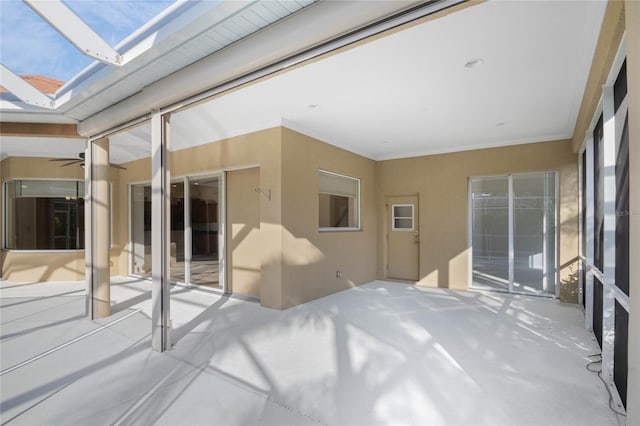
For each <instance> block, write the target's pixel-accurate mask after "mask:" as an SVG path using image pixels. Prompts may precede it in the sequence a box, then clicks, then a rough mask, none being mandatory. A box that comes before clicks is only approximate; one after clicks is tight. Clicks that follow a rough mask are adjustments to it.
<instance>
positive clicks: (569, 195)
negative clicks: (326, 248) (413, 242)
mask: <svg viewBox="0 0 640 426" xmlns="http://www.w3.org/2000/svg"><path fill="white" fill-rule="evenodd" d="M535 171H558V172H559V173H560V193H559V197H560V216H559V222H560V241H559V249H560V265H561V270H560V281H561V289H560V297H561V299H562V300H564V301H571V302H576V301H577V279H576V273H577V256H578V181H577V179H578V169H577V156H576V154H574V153H573V151H572V146H571V141H568V140H567V141H558V142H543V143H534V144H526V145H516V146H510V147H502V148H492V149H483V150H474V151H465V152H458V153H451V154H440V155H431V156H424V157H414V158H407V159H400V160H389V161H381V162H379V163H378V164H377V173H378V174H377V179H378V180H377V182H378V185H377V199H376V209H377V211H378V214H379V216H380V217H381V218H383V217H384V208H385V207H384V198H385V197H386V196H394V195H413V194H418V195H419V203H420V209H419V211H420V213H419V215H420V216H419V225H420V280H419V282H418V284H419V285H423V286H427V287H445V288H453V289H463V290H464V289H467V287H468V280H469V278H468V277H469V275H468V274H469V253H468V249H467V240H468V234H467V232H468V224H467V222H468V178H469V177H471V176H489V175H501V174H509V173H523V172H535ZM384 227H385V224H384V221H383V220H381V221H379V223H378V239H377V240H378V255H377V257H378V261H377V265H378V268H377V274H378V277H379V278H385V274H386V272H385V268H384V265H386V258H385V256H386V254H385V249H386V245H385V244H384V235H385V232H384Z"/></svg>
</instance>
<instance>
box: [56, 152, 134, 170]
mask: <svg viewBox="0 0 640 426" xmlns="http://www.w3.org/2000/svg"><path fill="white" fill-rule="evenodd" d="M49 161H56V162H57V161H66V163H65V164H61V165H60V167H66V166H72V165H74V164H79V165H80V167H82V168H83V169H84V152H80V153H79V154H78V158H53V159H51V160H49ZM109 166H111V167H114V168H116V169H121V170H127V168H126V167H122V166H121V165H119V164H113V163H109Z"/></svg>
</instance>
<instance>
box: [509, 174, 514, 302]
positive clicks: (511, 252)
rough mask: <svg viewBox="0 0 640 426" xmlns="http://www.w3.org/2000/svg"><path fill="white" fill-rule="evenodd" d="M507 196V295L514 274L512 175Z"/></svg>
mask: <svg viewBox="0 0 640 426" xmlns="http://www.w3.org/2000/svg"><path fill="white" fill-rule="evenodd" d="M508 191H509V194H508V200H509V201H508V209H509V213H508V215H509V224H508V227H509V293H513V280H514V278H515V273H514V260H515V252H514V241H513V230H514V229H515V226H514V225H515V224H514V216H515V215H514V211H513V209H514V208H515V204H514V199H513V198H514V197H513V175H509V189H508Z"/></svg>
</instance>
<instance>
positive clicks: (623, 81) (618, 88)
mask: <svg viewBox="0 0 640 426" xmlns="http://www.w3.org/2000/svg"><path fill="white" fill-rule="evenodd" d="M625 96H627V60H626V59H625V60H624V62H623V63H622V67H621V68H620V72H619V73H618V77H616V82H615V84H614V85H613V106H614V109H615V111H616V112H617V111H618V108H620V105H622V101H624V98H625Z"/></svg>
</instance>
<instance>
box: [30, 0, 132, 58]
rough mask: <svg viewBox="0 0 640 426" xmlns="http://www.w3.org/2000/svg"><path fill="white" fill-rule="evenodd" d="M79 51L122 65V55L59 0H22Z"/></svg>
mask: <svg viewBox="0 0 640 426" xmlns="http://www.w3.org/2000/svg"><path fill="white" fill-rule="evenodd" d="M24 2H25V3H26V4H27V5H28V6H29V7H31V8H32V9H33V10H34V11H35V12H36V13H37V14H38V15H40V16H41V17H42V18H43V19H44V20H45V21H47V22H48V23H49V25H51V26H52V27H53V29H55V30H56V31H57V32H58V33H60V34H61V35H62V36H64V37H65V38H66V39H67V40H69V42H71V44H73V45H74V46H75V47H76V48H77V49H78V51H80V53H82V54H84V55H87V56H90V57H92V58H94V59H97V60H99V61H100V62H104V63H107V64H110V65H116V66H120V65H122V57H121V56H120V54H119V53H118V52H116V51H115V49H113V48H112V47H111V45H109V43H107V42H106V41H105V40H104V39H103V38H102V37H100V36H99V35H98V34H97V33H96V32H95V31H94V30H93V29H92V28H91V27H90V26H89V25H87V23H86V22H84V21H83V20H82V18H80V17H79V16H78V15H76V14H75V12H74V11H73V10H71V9H70V8H69V7H67V5H66V4H64V3H63V2H62V1H60V0H24Z"/></svg>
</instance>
